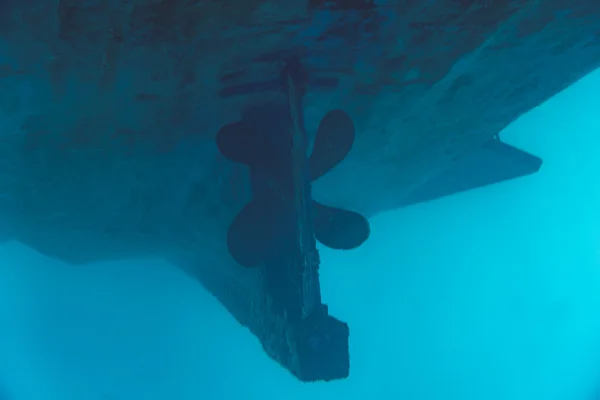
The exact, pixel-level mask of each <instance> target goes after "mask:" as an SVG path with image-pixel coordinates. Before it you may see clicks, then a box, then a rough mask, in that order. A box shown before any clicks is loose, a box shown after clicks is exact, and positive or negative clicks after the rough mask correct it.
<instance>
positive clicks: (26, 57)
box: [0, 0, 600, 336]
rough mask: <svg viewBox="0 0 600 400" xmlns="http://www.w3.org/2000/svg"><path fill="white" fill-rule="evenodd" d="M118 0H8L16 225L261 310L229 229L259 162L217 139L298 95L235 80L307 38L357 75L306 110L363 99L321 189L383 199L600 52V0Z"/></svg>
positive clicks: (2, 70)
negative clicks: (229, 248) (152, 265)
mask: <svg viewBox="0 0 600 400" xmlns="http://www.w3.org/2000/svg"><path fill="white" fill-rule="evenodd" d="M108 3H109V2H105V1H101V0H94V1H90V0H86V1H84V0H59V1H57V2H51V3H49V2H47V1H43V0H28V1H21V2H17V1H7V2H4V3H3V5H2V6H0V7H1V8H2V10H0V11H2V12H0V38H1V43H0V44H1V46H0V55H1V56H2V58H1V59H0V85H1V86H2V88H3V94H2V96H3V99H4V98H7V96H8V95H9V94H10V95H12V96H13V97H14V99H13V100H11V101H10V102H9V101H5V100H3V101H2V102H0V118H2V121H3V127H4V131H3V133H2V137H1V142H0V143H1V146H0V154H1V155H2V161H1V162H0V172H1V173H2V175H0V177H1V179H0V190H1V193H3V194H5V196H3V197H2V198H1V199H0V207H2V209H3V211H4V214H5V215H7V216H8V217H7V220H8V221H9V222H10V223H11V224H12V227H13V233H14V237H15V238H17V239H19V240H21V241H23V242H24V243H26V244H29V245H30V246H32V247H34V248H36V249H38V250H39V251H41V252H43V253H45V254H48V255H51V256H54V257H57V258H60V259H63V260H66V261H68V262H73V263H87V262H93V261H99V260H103V259H122V258H127V257H135V256H149V255H156V256H163V257H166V258H168V259H170V260H173V261H175V262H176V263H178V264H180V265H182V266H189V265H194V269H195V271H194V274H196V275H197V276H199V277H200V279H201V280H202V282H203V283H204V284H205V286H207V287H208V288H209V289H210V290H212V291H214V292H217V293H225V292H228V293H231V296H230V298H229V299H228V300H227V299H225V300H223V299H221V300H222V301H224V303H225V304H226V306H227V307H228V308H230V310H232V312H233V313H234V315H236V317H237V318H238V319H240V321H241V322H242V323H245V324H251V321H249V320H245V318H246V317H244V315H246V316H247V315H251V314H252V313H251V312H249V313H247V312H240V310H242V309H246V308H247V307H250V308H252V307H253V304H254V305H255V300H249V299H256V297H253V296H255V295H256V294H257V293H258V292H256V290H258V288H257V285H256V284H255V282H256V280H257V279H258V277H257V275H256V273H254V272H253V271H240V270H239V268H238V267H237V266H235V265H233V264H232V261H231V259H230V257H229V255H228V254H227V252H226V249H225V246H224V240H223V238H224V233H225V230H226V228H227V226H228V224H229V222H230V221H231V219H232V217H233V216H234V215H235V214H236V213H237V211H238V210H239V209H240V207H241V206H242V205H243V204H244V203H245V202H246V201H247V197H248V191H247V187H246V186H247V184H248V182H247V173H246V171H245V170H244V169H243V168H242V167H240V166H236V165H232V164H231V163H228V162H227V161H225V160H223V159H222V158H221V157H220V156H219V155H218V154H217V151H216V147H215V145H214V137H215V133H216V132H217V130H218V129H219V127H220V126H221V125H223V124H225V123H228V122H231V121H234V120H236V119H238V117H239V112H240V110H241V108H242V107H244V106H245V105H246V104H249V103H251V102H256V101H265V100H270V99H272V98H276V97H277V96H279V95H278V94H275V93H271V94H249V95H245V96H229V97H227V96H226V97H222V96H219V93H221V92H222V90H223V89H224V88H226V87H231V86H235V85H243V84H248V83H252V82H261V81H262V82H264V81H268V80H271V79H274V78H275V77H277V75H278V73H279V70H280V68H281V63H282V61H283V59H284V58H285V57H287V56H290V55H293V54H296V55H300V56H301V57H302V59H303V61H304V62H305V64H306V66H307V68H308V70H309V71H310V72H311V73H312V74H313V75H317V76H322V77H325V78H336V79H338V81H339V86H338V88H337V90H321V89H319V88H318V87H315V88H313V89H312V90H311V92H310V93H309V95H308V96H307V99H306V117H307V123H306V125H307V128H308V130H310V131H311V132H314V131H315V129H316V124H317V123H318V121H319V120H320V118H321V117H322V116H323V115H324V113H325V112H327V111H328V110H329V109H331V108H342V109H345V110H346V111H348V112H349V113H350V115H351V116H352V117H353V119H354V120H355V123H356V127H357V143H356V145H355V148H354V150H353V152H352V153H351V156H350V157H349V158H348V159H347V161H345V162H344V163H342V164H341V165H340V166H339V168H337V169H336V170H335V171H334V172H332V174H331V175H328V176H326V177H325V178H323V179H322V180H320V181H318V182H317V183H316V185H315V197H316V198H318V199H319V200H321V201H323V202H325V203H327V204H331V205H334V206H340V207H346V208H349V209H353V210H357V211H359V212H362V213H366V214H368V215H374V214H376V213H378V212H381V211H383V210H386V209H392V208H395V207H397V205H398V204H400V203H401V201H402V198H403V197H404V196H406V195H407V194H408V193H410V191H411V190H412V189H413V188H414V187H416V186H417V185H419V184H420V183H422V182H423V181H425V180H426V179H428V177H430V176H432V175H433V174H435V173H437V172H438V171H440V170H442V169H443V168H445V167H446V166H447V165H449V163H451V162H452V161H453V160H455V159H457V158H459V157H461V156H462V155H463V154H466V153H468V152H471V151H473V150H474V149H476V148H477V147H478V146H479V145H481V144H482V143H483V142H485V141H487V140H488V139H490V138H491V137H492V136H493V135H495V134H497V133H498V132H500V131H501V130H502V129H503V128H504V127H506V126H507V125H508V124H509V123H511V122H512V121H514V120H515V119H516V118H518V117H519V116H520V115H522V114H523V113H525V112H527V111H528V110H530V109H531V108H533V107H535V106H537V105H538V104H540V103H541V102H543V101H544V100H546V99H548V98H549V97H550V96H552V95H553V94H555V93H556V92H558V91H560V90H562V89H564V88H565V87H567V86H568V85H569V84H571V83H573V82H574V81H575V80H577V79H579V78H580V77H582V76H584V75H585V74H587V73H589V72H590V71H592V70H593V69H594V68H596V67H598V66H599V65H600V41H598V40H597V38H598V37H600V5H598V2H597V1H594V0H569V1H566V0H477V1H476V0H446V1H433V0H422V1H410V0H407V1H404V0H399V1H395V2H385V1H381V2H375V3H376V5H374V3H373V2H369V1H360V0H355V1H333V2H324V1H319V0H310V1H309V2H308V3H307V2H306V1H299V0H290V1H286V2H274V1H265V0H250V1H249V0H239V1H232V0H228V1H211V0H207V1H194V0H186V1H178V0H162V1H149V0H137V1H121V2H112V3H115V5H114V6H112V7H111V6H108V5H107V4H108ZM284 3H285V6H284V5H283V4H284ZM15 99H16V100H15ZM6 104H10V106H6ZM366 188H368V190H366ZM365 192H368V193H371V194H372V196H368V197H367V196H364V193H365ZM6 194H8V196H6ZM238 296H242V297H241V298H240V297H238ZM256 301H257V300H256ZM251 328H253V329H254V330H256V329H257V328H256V327H252V326H251ZM255 333H256V334H257V335H259V336H260V334H261V333H260V332H256V331H255Z"/></svg>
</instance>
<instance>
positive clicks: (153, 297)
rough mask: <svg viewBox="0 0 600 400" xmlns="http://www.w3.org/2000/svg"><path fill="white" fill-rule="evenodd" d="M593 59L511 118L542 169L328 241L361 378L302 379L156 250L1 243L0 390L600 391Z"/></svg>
mask: <svg viewBox="0 0 600 400" xmlns="http://www.w3.org/2000/svg"><path fill="white" fill-rule="evenodd" d="M598 104H600V71H598V72H596V73H594V74H592V75H590V76H588V77H586V78H584V79H583V80H581V81H580V82H578V83H577V84H575V85H573V86H572V87H570V88H569V89H567V90H566V91H564V92H563V93H560V94H559V95H557V96H556V97H555V98H553V99H551V100H550V101H548V102H547V103H545V104H543V105H541V106H540V107H538V108H536V109H535V110H533V111H531V112H530V113H529V114H527V115H525V116H523V117H522V118H520V119H519V120H518V121H516V122H515V123H513V124H512V125H511V126H510V127H508V128H507V129H506V130H505V131H504V132H502V134H501V137H502V139H503V140H504V141H506V142H508V143H510V144H513V145H515V146H517V147H519V148H522V149H524V150H527V151H529V152H531V153H533V154H535V155H538V156H541V157H542V158H543V159H544V161H545V163H544V165H543V167H542V169H541V171H540V172H539V173H538V174H536V175H533V176H530V177H527V178H522V179H518V180H514V181H511V182H506V183H502V184H499V185H495V186H492V187H487V188H483V189H480V190H476V191H472V192H469V193H464V194H460V195H456V196H453V197H450V198H446V199H443V200H439V201H435V202H432V203H428V204H423V205H419V206H415V207H411V208H408V209H404V210H399V211H394V212H388V213H385V214H381V215H379V216H378V217H376V218H374V219H373V220H372V235H373V236H372V238H371V239H370V240H369V241H368V242H367V243H366V244H365V245H364V246H363V247H361V248H359V249H357V250H354V251H351V252H346V253H340V252H331V251H328V250H327V249H322V256H323V265H324V267H323V272H322V279H323V282H322V287H323V296H324V300H325V302H326V303H328V304H329V306H330V310H331V313H332V314H333V315H335V316H336V317H339V318H341V319H342V320H345V321H347V322H348V323H349V324H350V326H351V338H350V351H351V368H352V370H351V376H350V378H348V379H347V380H343V381H336V382H331V383H316V384H302V383H299V382H298V381H297V380H296V379H295V378H293V377H292V376H291V375H290V374H289V373H288V372H287V371H285V370H284V369H282V368H281V367H280V366H279V365H277V364H276V363H275V362H274V361H272V360H271V359H269V358H268V357H267V356H265V355H264V353H263V352H262V350H261V347H260V345H259V343H258V341H257V340H256V339H255V338H254V337H253V336H251V335H250V334H249V332H248V331H247V330H246V329H244V328H242V327H241V326H239V325H238V324H237V323H236V322H235V321H234V320H233V318H232V317H231V316H230V315H229V314H228V313H227V312H226V311H225V310H224V308H223V307H222V306H221V305H220V304H219V303H218V302H217V301H216V300H215V299H214V298H213V297H212V296H211V295H209V294H208V293H207V292H206V291H205V290H203V289H202V287H201V286H199V284H198V283H196V282H195V281H193V280H192V279H190V278H188V277H186V276H185V275H183V274H182V273H179V272H178V271H177V270H175V269H174V268H172V267H171V266H170V265H167V264H165V263H163V262H161V261H157V260H139V261H137V262H135V263H128V264H119V263H105V264H97V265H93V266H91V267H86V268H81V269H77V268H73V267H70V266H66V265H63V264H61V263H59V262H57V261H53V260H51V259H48V258H46V257H43V256H41V255H39V254H37V253H35V252H33V251H32V250H30V249H28V248H26V247H24V246H23V245H20V244H19V243H15V242H9V243H7V244H5V245H3V246H2V247H1V248H0V257H2V264H3V265H2V277H1V279H0V293H1V295H2V299H1V300H0V399H2V400H13V399H14V400H71V399H72V400H125V399H126V400H131V399H136V400H137V399H140V400H154V399H157V400H158V399H160V400H165V399H169V400H170V399H173V400H188V399H189V400H199V399H201V400H221V399H224V400H229V399H231V400H236V399H243V400H270V399H274V400H275V399H276V400H282V399H285V400H288V399H289V400H295V399H310V400H320V399H323V400H328V399H345V400H350V399H361V400H364V399H383V400H385V399H410V400H441V399H444V400H506V399H512V400H538V399H539V400H559V399H560V400H579V399H581V400H591V399H593V398H594V397H593V393H594V392H595V391H597V390H598V389H600V312H598V310H599V309H600V182H599V179H600V178H599V177H600V157H599V155H600V116H599V115H600V114H599V112H598V110H599V108H598Z"/></svg>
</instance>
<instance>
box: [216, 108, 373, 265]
mask: <svg viewBox="0 0 600 400" xmlns="http://www.w3.org/2000/svg"><path fill="white" fill-rule="evenodd" d="M354 138H355V130H354V124H353V122H352V120H351V118H350V116H349V115H348V114H347V113H346V112H344V111H342V110H332V111H329V112H328V113H327V114H326V115H325V117H323V119H322V120H321V122H320V124H319V128H318V130H317V134H316V137H315V143H314V146H313V150H312V153H311V154H310V157H309V158H308V170H309V177H310V180H311V182H313V181H315V180H317V179H319V178H321V177H323V176H324V175H325V174H327V173H328V172H329V171H331V170H332V169H333V168H334V167H335V166H337V165H338V164H339V163H341V162H342V161H343V160H344V158H346V156H347V155H348V154H349V153H350V150H351V149H352V145H353V143H354ZM217 147H218V148H219V151H220V152H221V154H223V156H225V157H226V158H228V159H229V160H231V161H234V162H237V163H242V164H245V165H247V166H248V167H249V168H250V169H251V170H252V169H253V168H263V170H264V169H267V170H271V171H272V175H273V177H274V179H281V178H280V174H278V171H276V169H277V168H276V166H277V165H282V164H281V163H282V161H285V160H283V157H284V156H283V154H282V152H281V151H279V152H278V151H277V150H278V149H277V148H275V145H274V144H273V142H272V141H270V140H269V138H268V136H267V135H264V134H261V132H257V130H256V129H255V127H254V126H253V125H252V124H250V123H247V122H245V121H244V119H242V120H241V121H238V122H234V123H231V124H228V125H225V126H224V127H222V128H221V130H220V131H219V132H218V133H217ZM278 176H279V178H276V177H278ZM280 187H281V188H287V187H289V185H285V184H281V185H280ZM282 190H284V189H282ZM290 199H291V195H290V194H285V193H282V194H281V196H277V195H275V194H274V195H272V196H266V197H263V196H261V197H260V198H255V199H253V200H251V201H250V202H249V203H248V204H247V205H246V206H245V207H244V208H243V209H242V211H240V212H239V214H238V215H237V216H236V217H235V219H234V220H233V222H232V223H231V225H230V227H229V230H228V232H227V247H228V249H229V253H230V254H231V255H232V257H233V258H234V259H235V261H236V262H237V263H239V264H240V265H242V266H244V267H256V266H258V265H260V264H261V263H263V262H264V261H265V260H266V259H267V258H268V257H269V254H270V253H271V251H272V249H273V246H274V245H275V243H276V238H277V236H278V233H279V232H278V229H277V228H278V226H280V225H279V221H281V220H282V219H283V218H285V216H284V215H283V213H284V212H285V210H286V207H284V202H285V201H291V200H290ZM312 210H313V213H312V216H313V218H314V230H315V238H316V239H317V240H318V241H319V242H320V243H322V244H323V245H325V246H327V247H329V248H332V249H340V250H349V249H353V248H356V247H358V246H360V245H361V244H362V243H363V242H365V241H366V240H367V239H368V237H369V235H370V226H369V221H368V220H367V219H366V218H365V217H364V216H362V215H361V214H359V213H356V212H354V211H350V210H344V209H341V208H336V207H331V206H326V205H323V204H320V203H319V202H317V201H315V200H312Z"/></svg>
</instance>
